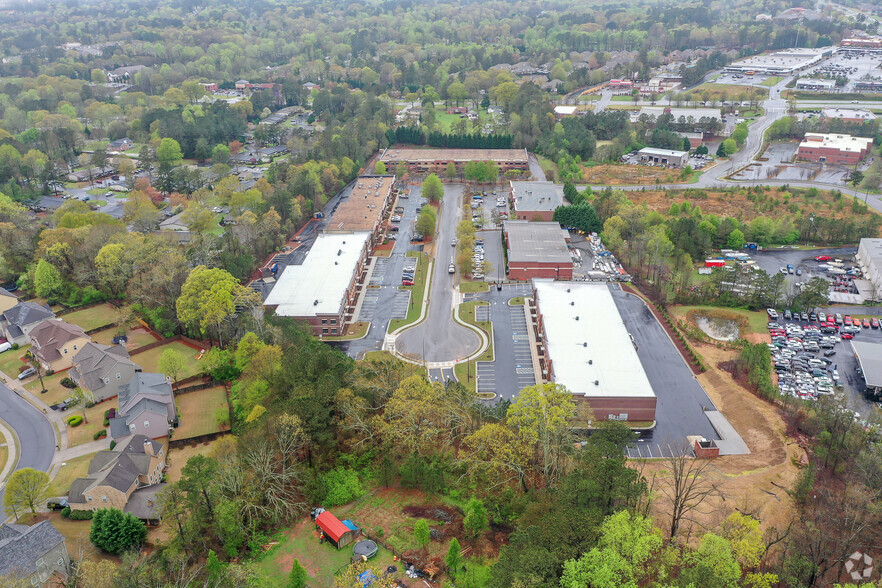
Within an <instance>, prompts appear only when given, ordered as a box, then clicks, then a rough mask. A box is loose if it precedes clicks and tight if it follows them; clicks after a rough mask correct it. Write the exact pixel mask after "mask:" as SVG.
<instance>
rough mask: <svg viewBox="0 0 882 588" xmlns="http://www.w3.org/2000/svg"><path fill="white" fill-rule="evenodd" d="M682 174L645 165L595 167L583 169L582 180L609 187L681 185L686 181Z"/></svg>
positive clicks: (678, 171)
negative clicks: (681, 176)
mask: <svg viewBox="0 0 882 588" xmlns="http://www.w3.org/2000/svg"><path fill="white" fill-rule="evenodd" d="M680 173H681V172H680V170H672V169H666V168H658V167H648V166H645V165H595V166H593V167H587V166H585V167H583V168H582V179H584V180H585V182H587V183H589V184H604V185H607V186H631V185H639V184H646V185H652V184H679V183H681V182H683V181H684V180H683V179H681V178H680ZM685 181H688V179H687V180H685Z"/></svg>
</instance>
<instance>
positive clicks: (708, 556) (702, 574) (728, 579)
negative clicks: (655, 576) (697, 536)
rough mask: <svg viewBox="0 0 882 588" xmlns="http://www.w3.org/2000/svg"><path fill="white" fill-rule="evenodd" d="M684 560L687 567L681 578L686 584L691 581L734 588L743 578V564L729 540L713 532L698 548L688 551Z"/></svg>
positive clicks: (714, 587)
mask: <svg viewBox="0 0 882 588" xmlns="http://www.w3.org/2000/svg"><path fill="white" fill-rule="evenodd" d="M683 560H684V561H683V563H684V564H685V567H686V569H684V570H683V572H682V573H681V575H680V579H681V581H682V583H683V584H684V585H685V584H688V583H689V582H691V583H692V584H693V585H694V586H701V587H702V588H734V587H735V586H737V585H738V580H739V579H740V578H741V566H739V565H738V562H737V561H736V560H735V556H734V555H733V553H732V547H731V546H730V545H729V542H728V541H726V540H725V539H723V538H722V537H720V536H719V535H714V534H713V533H707V534H706V535H705V536H704V537H702V538H701V544H700V545H699V546H698V549H696V550H695V551H691V552H687V553H686V555H685V557H684V558H683Z"/></svg>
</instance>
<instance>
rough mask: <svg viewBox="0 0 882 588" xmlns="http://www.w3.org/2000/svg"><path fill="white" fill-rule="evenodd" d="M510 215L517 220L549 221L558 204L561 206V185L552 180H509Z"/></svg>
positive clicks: (562, 201) (562, 202)
mask: <svg viewBox="0 0 882 588" xmlns="http://www.w3.org/2000/svg"><path fill="white" fill-rule="evenodd" d="M509 186H510V190H509V194H510V198H511V204H512V216H513V217H514V218H516V219H518V220H537V219H541V220H543V221H551V219H552V217H554V211H555V209H556V208H557V207H558V206H563V205H564V204H565V202H564V193H563V186H558V185H555V184H554V182H509Z"/></svg>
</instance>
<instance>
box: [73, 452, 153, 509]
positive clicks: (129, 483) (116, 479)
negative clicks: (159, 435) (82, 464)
mask: <svg viewBox="0 0 882 588" xmlns="http://www.w3.org/2000/svg"><path fill="white" fill-rule="evenodd" d="M165 465H166V463H165V449H164V447H163V445H162V443H159V442H157V441H154V440H152V439H149V438H148V437H145V436H144V435H132V436H131V437H130V438H129V439H128V441H126V442H125V443H122V444H120V445H117V447H116V448H114V449H113V450H106V451H99V452H98V453H96V454H95V457H93V458H92V461H91V462H90V463H89V474H88V475H87V476H86V477H85V478H77V479H76V480H74V481H73V483H72V484H71V486H70V492H69V493H68V497H67V502H68V504H70V508H71V509H72V510H91V511H96V510H98V509H99V508H118V509H120V510H122V511H125V512H129V513H131V514H132V515H134V516H136V517H138V518H139V519H141V520H143V521H146V522H147V523H148V524H151V523H157V522H158V521H159V519H160V515H159V512H158V509H157V506H156V500H155V498H156V493H157V492H158V491H159V490H161V489H162V488H163V487H164V484H162V474H163V472H164V471H165Z"/></svg>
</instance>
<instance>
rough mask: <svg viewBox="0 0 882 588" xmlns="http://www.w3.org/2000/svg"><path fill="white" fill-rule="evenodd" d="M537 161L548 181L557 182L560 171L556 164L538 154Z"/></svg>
mask: <svg viewBox="0 0 882 588" xmlns="http://www.w3.org/2000/svg"><path fill="white" fill-rule="evenodd" d="M536 160H537V161H538V162H539V167H541V168H542V171H543V172H545V179H546V180H557V178H558V174H559V173H560V171H559V170H558V169H557V164H556V163H554V162H553V161H551V160H550V159H548V158H547V157H543V156H541V155H539V154H538V153H537V154H536Z"/></svg>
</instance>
